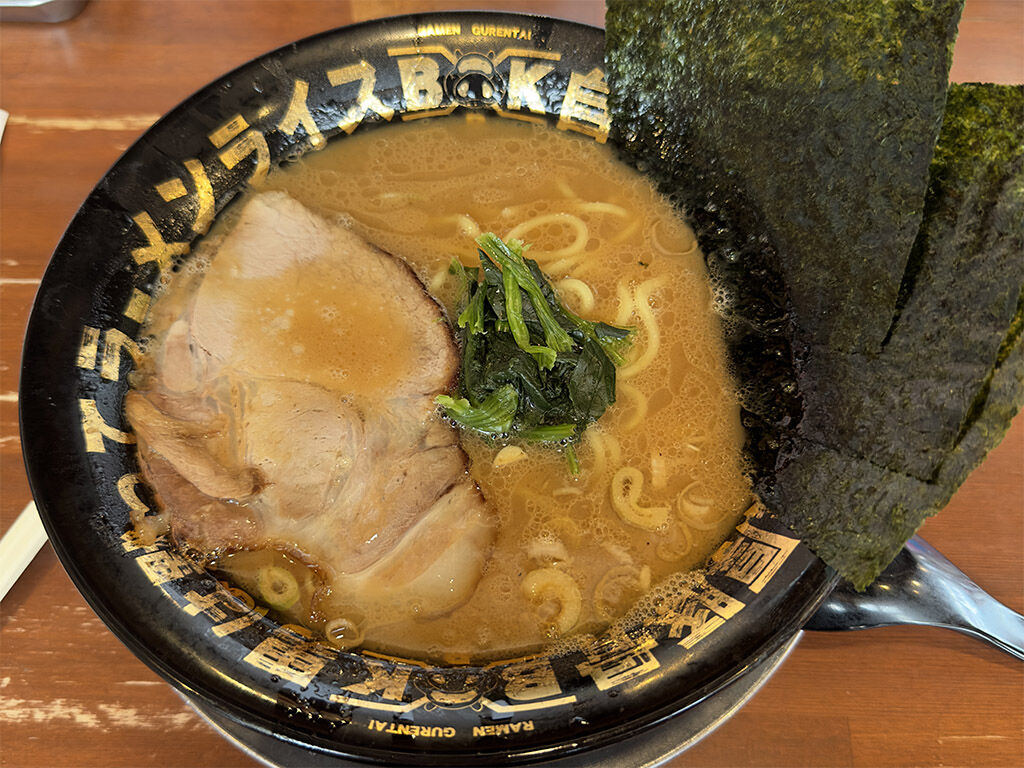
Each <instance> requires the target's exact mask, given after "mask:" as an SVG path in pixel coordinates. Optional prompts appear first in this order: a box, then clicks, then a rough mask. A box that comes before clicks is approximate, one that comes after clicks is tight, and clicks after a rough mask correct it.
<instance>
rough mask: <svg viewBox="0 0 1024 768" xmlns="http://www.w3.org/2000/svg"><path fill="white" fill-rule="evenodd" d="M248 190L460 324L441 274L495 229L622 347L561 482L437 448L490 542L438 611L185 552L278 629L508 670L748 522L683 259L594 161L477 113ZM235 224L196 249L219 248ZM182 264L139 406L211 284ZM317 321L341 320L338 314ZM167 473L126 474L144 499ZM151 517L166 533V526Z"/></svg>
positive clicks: (589, 152)
mask: <svg viewBox="0 0 1024 768" xmlns="http://www.w3.org/2000/svg"><path fill="white" fill-rule="evenodd" d="M259 191H260V193H262V194H279V195H282V199H284V196H287V198H288V199H289V200H291V201H294V202H295V203H297V204H299V205H301V206H302V207H303V208H304V209H306V210H308V211H310V212H312V213H311V215H315V216H316V217H320V219H322V220H324V221H330V222H336V223H337V222H340V223H341V224H342V225H343V226H344V227H345V228H346V229H348V230H351V232H353V233H355V234H356V235H358V236H359V237H361V238H363V239H365V240H366V241H368V242H369V243H372V244H373V245H374V246H377V247H378V248H380V249H382V250H383V251H386V252H387V253H389V254H394V255H397V256H399V257H400V258H401V259H402V260H404V262H405V263H406V264H408V265H409V267H410V268H411V269H412V271H413V272H414V273H415V275H416V277H418V279H419V281H420V282H421V283H422V285H423V286H425V288H426V290H427V291H428V292H429V294H430V295H431V296H432V297H433V299H435V300H436V301H437V303H438V304H439V305H440V306H441V307H443V309H444V312H445V314H446V315H447V317H448V318H454V317H457V315H458V312H459V309H458V307H457V303H458V301H459V285H458V283H457V281H456V280H455V279H454V278H452V277H451V276H450V275H449V272H448V266H449V263H450V262H451V260H452V258H453V257H455V258H458V259H459V260H460V261H461V262H462V263H463V264H464V265H467V266H472V265H476V264H478V263H479V257H478V255H477V250H476V246H475V244H474V237H476V236H477V235H479V234H480V233H483V232H494V233H495V234H497V235H498V236H499V237H502V238H503V239H505V240H506V241H507V240H509V239H520V240H522V241H524V242H525V243H527V244H528V250H527V252H526V256H527V257H529V258H532V259H535V260H536V261H537V262H538V264H539V265H540V268H541V269H542V270H543V271H544V272H545V274H546V275H547V276H548V278H549V279H550V280H551V282H552V284H553V285H554V286H555V287H556V289H557V290H558V291H559V293H560V295H561V297H562V300H563V301H564V302H565V303H566V305H567V306H568V307H569V308H570V309H572V310H573V311H575V312H576V313H577V314H579V315H581V316H582V317H584V318H586V319H590V320H600V321H604V322H609V323H613V324H616V325H620V326H627V327H631V328H633V329H634V331H635V333H634V336H633V343H632V345H631V347H630V349H629V351H628V353H627V355H626V359H625V361H624V363H623V364H622V365H621V366H620V367H619V368H618V370H617V388H616V402H615V404H614V405H613V406H611V407H610V408H609V409H608V411H607V412H606V413H605V414H604V416H603V417H601V419H600V420H599V421H598V422H597V423H595V424H593V425H591V426H590V427H589V428H588V429H587V430H586V432H585V433H584V435H583V438H582V440H581V441H580V443H579V444H578V445H577V446H576V452H577V455H578V458H579V463H580V467H581V471H580V472H579V474H578V475H573V474H572V473H571V472H570V471H569V470H568V468H567V464H566V461H565V458H564V456H563V455H562V453H561V452H560V451H559V450H557V448H550V447H545V446H539V445H531V444H525V443H524V444H521V443H517V444H514V445H504V444H501V443H492V442H490V441H488V440H486V439H483V438H481V437H478V436H475V435H472V434H469V433H462V434H460V435H459V436H458V440H459V443H460V444H461V448H462V449H463V450H464V451H465V454H466V456H468V471H469V475H470V477H471V481H472V483H473V484H475V486H476V487H478V488H479V491H480V494H482V497H483V499H484V500H485V501H486V504H487V506H488V509H489V512H488V513H487V514H488V515H490V516H491V517H490V518H488V519H491V518H493V530H492V529H490V528H488V529H487V531H488V533H487V534H486V536H484V535H480V536H479V537H478V538H479V541H481V542H486V543H485V544H481V547H482V551H483V555H482V559H481V563H480V567H479V574H478V576H479V578H478V580H476V579H474V581H473V588H471V589H469V590H467V594H466V595H464V596H463V597H462V598H461V599H459V600H457V601H453V602H456V603H457V604H455V605H452V604H449V603H446V604H444V605H443V606H442V607H441V609H439V610H438V609H434V608H431V606H430V605H427V604H419V603H417V604H415V605H413V604H411V603H410V604H409V605H404V604H403V607H402V608H401V609H397V608H396V605H397V603H395V600H397V599H398V597H395V596H392V597H391V598H389V600H387V601H384V600H382V601H379V603H374V602H373V601H372V600H369V601H368V600H366V599H362V600H361V599H360V598H359V596H358V595H355V594H353V595H349V596H346V595H344V594H343V593H344V591H345V589H346V588H348V589H352V590H358V591H362V590H366V589H369V588H370V587H369V586H368V585H367V584H365V583H363V582H355V581H351V582H350V581H345V580H344V579H342V580H340V581H338V582H337V583H329V580H328V583H325V579H324V578H323V573H324V568H323V563H319V562H313V561H310V559H309V557H308V556H306V555H304V554H303V553H297V552H296V551H295V550H294V548H291V547H289V546H288V544H287V542H283V543H278V545H276V546H267V547H265V548H260V549H257V550H256V551H252V548H251V547H248V546H243V547H241V548H240V551H236V550H238V549H239V548H232V547H231V546H223V547H219V548H217V549H216V551H207V552H199V553H198V554H199V556H200V557H204V558H206V559H207V560H208V561H209V564H210V565H211V566H212V567H213V568H215V569H217V570H218V572H221V573H223V574H225V575H227V576H228V578H230V579H231V580H232V581H233V582H234V583H235V584H237V585H238V586H240V587H242V588H243V589H245V590H247V591H249V592H250V593H251V594H253V596H254V597H255V598H256V599H257V601H261V602H264V603H265V604H268V605H270V607H271V608H273V609H274V610H275V611H276V612H277V615H278V616H279V618H281V619H282V620H286V621H291V622H296V623H299V624H303V625H305V626H307V627H310V628H311V629H314V630H317V631H322V632H324V633H325V634H326V636H327V637H328V639H331V640H332V641H334V642H335V643H336V644H338V645H340V646H341V647H354V646H356V645H362V646H364V647H369V648H373V649H375V650H380V651H387V652H391V653H396V654H400V655H405V656H417V657H426V658H432V659H441V660H447V661H462V660H466V659H470V658H474V659H480V658H486V657H489V658H498V657H510V656H514V655H519V654H523V653H528V652H532V651H536V650H538V649H539V648H540V647H542V646H545V645H547V644H550V643H551V642H553V641H562V642H564V641H565V639H566V638H572V637H579V636H582V637H586V636H588V635H592V634H594V633H597V632H600V631H602V630H603V629H604V628H606V627H607V626H608V625H609V623H611V622H613V621H615V620H616V619H617V618H618V617H620V616H622V615H623V614H624V612H625V611H626V610H627V609H628V608H629V607H630V606H631V605H632V604H633V603H635V601H636V600H637V599H638V598H639V597H641V596H642V595H643V594H644V593H646V592H647V591H649V590H650V589H651V587H652V585H656V584H657V583H658V582H659V581H662V580H664V579H666V578H667V577H668V576H669V575H671V574H673V573H678V572H680V571H685V570H688V569H691V568H693V567H695V566H697V565H699V564H700V563H702V562H703V561H704V560H705V559H706V558H707V557H708V555H709V554H710V553H711V552H712V551H713V550H714V549H715V548H716V547H717V546H718V544H719V543H721V541H722V540H723V539H724V538H725V536H726V534H727V533H728V532H729V530H730V529H731V528H732V527H733V526H734V525H735V524H736V522H737V521H738V519H739V518H740V516H741V514H742V512H743V511H744V510H745V509H746V508H747V506H749V503H750V499H751V490H750V485H749V482H748V480H747V479H746V477H745V475H744V472H743V468H744V465H743V455H742V444H743V433H742V429H741V426H740V418H739V401H738V397H737V394H736V390H735V387H734V385H733V382H732V381H731V379H730V375H729V371H728V366H727V362H726V350H725V345H724V341H723V339H722V333H721V329H720V318H719V316H718V314H717V313H716V312H715V291H714V286H713V285H712V284H711V283H710V282H709V279H708V275H707V273H706V269H705V266H704V262H703V257H702V254H701V253H700V251H699V250H698V248H697V244H696V240H695V238H694V235H693V232H692V231H691V230H690V228H689V227H688V226H687V224H686V223H685V222H684V221H683V220H681V219H680V218H679V216H678V215H677V213H676V212H675V211H674V209H673V208H672V207H671V206H670V205H669V203H668V202H667V201H666V200H664V199H663V198H662V197H661V196H659V195H658V193H657V192H656V191H655V190H654V189H653V188H652V186H651V184H650V183H649V182H648V181H647V180H646V179H645V178H644V177H643V176H641V175H640V174H638V173H637V172H635V171H634V170H632V169H630V168H629V167H627V166H625V165H624V164H622V163H621V162H619V161H618V160H617V159H616V158H615V156H614V153H613V152H612V151H611V150H610V149H609V148H607V147H605V146H601V145H598V144H596V143H594V142H592V141H588V140H586V139H583V138H581V137H577V136H573V135H568V134H565V133H563V132H559V131H556V130H553V129H551V128H546V127H542V126H538V125H533V124H527V123H520V122H516V121H511V120H501V119H496V118H482V117H480V116H479V115H470V116H468V117H466V118H458V117H452V118H446V119H439V120H433V121H429V120H428V121H417V122H415V123H409V124H404V125H394V126H388V127H387V128H385V129H381V130H373V131H368V132H366V133H362V134H361V133H356V134H355V135H353V136H350V137H346V138H344V139H341V140H339V141H336V142H333V143H331V144H330V145H329V146H327V148H325V149H323V150H321V151H319V152H315V153H311V154H309V155H307V156H305V157H304V158H302V160H300V161H298V162H296V163H295V164H293V165H291V166H289V167H287V168H283V169H280V170H279V171H277V172H276V173H272V174H271V175H270V176H269V178H268V179H267V181H266V182H265V185H264V188H262V189H261V190H259ZM288 204H289V205H291V203H288ZM239 206H240V204H236V205H234V206H233V208H232V210H230V211H228V212H227V213H226V214H224V215H222V216H221V219H220V220H219V221H218V222H217V224H216V225H215V226H214V229H213V230H212V231H211V233H210V235H209V236H208V237H207V241H209V242H210V243H213V244H216V243H217V242H218V240H219V239H220V238H223V237H225V236H226V234H225V233H228V232H230V231H231V228H232V227H233V226H235V223H236V220H237V219H238V209H239ZM318 220H319V219H318ZM203 253H204V251H203V250H202V249H200V251H199V254H198V258H196V259H194V261H193V262H190V263H187V264H186V265H185V268H184V269H182V270H181V271H180V274H178V275H176V276H174V277H172V278H171V279H170V280H169V281H168V283H167V285H165V286H164V287H163V289H162V291H163V293H162V295H161V299H160V301H158V302H157V303H156V305H155V307H154V310H153V312H152V316H151V318H150V320H149V321H148V325H147V327H146V329H145V331H146V334H147V335H148V337H149V342H148V345H147V347H146V350H147V360H149V361H150V362H149V363H148V364H144V365H143V366H142V367H141V369H140V373H139V374H138V375H137V380H136V387H137V388H138V389H139V390H142V391H148V392H156V393H157V395H156V396H157V397H158V398H159V396H160V394H159V393H160V392H161V388H165V387H166V384H165V383H164V382H162V381H160V380H159V376H158V375H157V374H158V368H159V366H157V365H156V364H155V363H153V362H152V361H155V360H158V359H160V355H161V353H162V350H164V349H165V348H166V347H167V346H168V344H169V343H170V342H169V341H168V340H169V339H171V338H172V337H173V336H174V333H175V322H177V320H179V319H180V317H181V316H182V315H181V308H182V307H183V306H185V305H186V304H187V302H188V301H190V299H189V298H188V297H189V296H190V295H191V294H192V293H194V292H195V291H196V290H197V286H200V285H202V283H203V280H204V278H206V275H207V273H208V271H210V270H212V267H210V266H209V264H208V263H207V262H209V263H212V264H215V263H216V256H214V257H213V260H212V261H210V259H209V258H205V259H204V257H203ZM313 268H314V267H304V269H313ZM324 279H326V278H324ZM346 306H347V305H346ZM322 322H324V323H327V324H344V323H345V322H346V315H345V313H344V312H340V311H339V312H335V313H333V314H330V313H328V314H326V315H324V316H323V317H322ZM261 343H263V342H261ZM289 343H292V344H294V345H298V346H300V347H301V346H302V345H304V344H307V343H312V340H311V339H310V338H308V337H296V338H294V339H292V340H291V342H289ZM323 354H324V357H325V359H326V358H329V357H330V352H329V351H328V352H324V353H323ZM239 386H242V387H243V388H244V386H245V385H244V384H243V385H239ZM432 418H434V419H437V420H439V421H440V419H441V415H440V413H435V415H434V416H432ZM442 423H443V422H442ZM445 428H448V427H447V426H446V425H445ZM292 439H294V440H302V439H303V435H302V434H301V433H296V434H295V435H293V436H292ZM144 471H146V467H145V466H144ZM166 474H167V473H164V474H163V475H160V473H157V472H148V474H147V479H148V480H149V482H150V484H151V485H152V486H153V487H154V489H155V490H156V492H157V494H158V496H163V495H165V494H163V493H162V483H166V482H167V480H166ZM171 474H172V475H173V473H171ZM254 493H256V494H260V493H263V492H262V491H260V490H259V489H258V488H254ZM247 504H251V503H250V502H246V501H245V500H244V499H243V500H241V501H239V502H238V503H237V505H236V506H237V507H238V508H240V509H242V510H245V509H246V505H247ZM168 516H169V518H170V520H171V527H172V532H173V529H174V510H173V509H170V510H168ZM474 530H477V529H474ZM479 530H483V529H479ZM474 535H476V534H474ZM357 583H358V584H359V585H360V586H351V585H354V584H357ZM345 584H349V585H350V586H349V587H345ZM410 606H411V607H410Z"/></svg>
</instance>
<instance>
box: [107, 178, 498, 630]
mask: <svg viewBox="0 0 1024 768" xmlns="http://www.w3.org/2000/svg"><path fill="white" fill-rule="evenodd" d="M212 250H213V251H214V252H213V253H206V254H205V257H206V258H207V259H209V266H208V268H207V271H206V273H205V275H204V276H203V278H202V282H201V283H200V285H199V287H198V290H197V291H196V293H195V297H194V299H193V300H192V301H191V302H189V303H187V304H186V305H185V309H184V311H183V315H182V317H181V318H180V319H179V320H178V321H177V322H175V323H174V325H173V329H174V332H173V333H171V334H168V336H167V339H166V341H165V342H164V343H165V346H167V348H166V349H163V350H158V351H157V354H155V355H154V359H155V361H156V375H155V376H154V377H153V380H152V383H151V386H150V388H149V389H148V390H147V391H144V392H134V393H132V395H131V396H130V397H129V399H128V402H127V406H126V410H127V413H128V417H129V419H130V420H131V421H132V424H133V426H134V427H135V430H136V433H137V434H138V436H139V447H140V452H141V453H142V454H143V461H142V462H141V463H142V466H143V471H144V473H146V474H147V477H148V479H149V481H150V482H151V483H152V484H153V485H154V487H155V489H156V491H157V493H158V494H159V495H160V496H161V498H162V500H163V501H164V504H165V505H166V506H167V507H168V508H169V512H170V525H171V531H172V534H173V535H174V536H175V537H176V538H177V539H178V540H179V542H181V543H182V544H184V545H185V546H187V547H189V548H191V549H194V550H198V551H200V552H205V553H209V554H211V555H215V554H219V553H222V552H227V551H237V550H240V549H249V550H254V549H265V548H273V549H279V550H283V551H286V552H289V553H290V554H292V555H294V556H296V557H298V558H300V559H301V560H303V561H304V562H306V563H308V564H310V565H313V566H315V567H316V568H317V569H318V570H319V571H320V573H321V574H322V575H323V576H324V579H325V582H326V586H327V587H329V589H327V590H321V594H320V598H319V599H320V604H319V605H318V606H317V609H318V610H320V612H321V613H322V614H324V615H326V616H327V618H331V611H332V610H334V608H335V607H336V606H346V607H352V606H355V607H356V608H357V610H359V611H361V612H363V613H365V614H376V615H380V614H381V613H382V612H383V613H392V614H394V613H399V614H402V613H410V612H415V613H417V614H419V615H429V614H441V613H444V612H446V611H448V610H451V609H452V608H454V607H456V606H457V605H458V604H460V603H461V602H463V601H465V600H466V599H468V597H469V596H470V595H471V594H472V592H473V590H474V589H475V587H476V583H477V581H478V580H479V578H480V575H481V573H482V571H483V569H484V567H485V563H486V560H487V557H488V556H489V552H490V547H491V545H492V543H493V539H494V535H495V529H496V524H495V519H494V518H495V516H494V513H493V511H492V510H491V508H490V507H489V506H488V505H487V503H486V501H485V500H484V499H483V497H482V495H481V494H480V492H479V489H478V488H477V487H476V485H475V483H474V482H473V481H472V479H471V477H470V476H469V474H468V471H467V460H466V456H465V454H464V453H463V452H462V450H461V448H460V447H459V445H458V442H457V435H456V433H455V431H454V430H452V429H451V428H450V427H449V426H447V425H446V424H444V423H443V422H441V421H439V420H438V417H437V415H436V408H435V406H434V403H433V399H434V397H435V395H437V394H439V393H441V392H443V391H445V390H446V389H447V388H448V386H449V385H450V383H451V381H452V380H453V378H454V376H455V374H456V371H457V367H458V358H457V355H456V351H455V345H454V342H453V340H452V338H451V334H450V332H449V330H448V327H447V324H446V323H445V322H444V319H443V316H442V314H441V310H440V308H439V307H438V306H437V304H436V303H435V302H434V301H433V299H431V298H430V296H429V295H428V294H427V293H426V292H425V291H424V289H423V286H422V284H421V283H420V282H419V281H418V280H417V279H416V277H415V275H413V273H412V272H411V270H410V269H409V268H408V266H407V265H406V264H405V263H404V262H402V261H400V260H399V259H396V258H394V257H393V256H391V255H389V254H387V253H385V252H383V251H381V250H379V249H377V248H375V247H373V246H372V245H370V244H368V243H367V242H365V241H364V240H362V239H361V238H359V237H358V236H357V235H355V234H354V233H352V232H351V231H350V230H348V229H347V228H345V227H344V226H342V225H340V224H338V223H335V222H331V221H327V220H325V219H323V218H322V217H320V216H317V215H316V214H314V213H312V212H311V211H309V210H308V209H306V208H305V207H303V206H302V205H301V204H299V203H298V202H296V201H295V200H293V199H292V198H290V197H289V196H288V195H286V194H284V193H279V192H269V193H264V194H260V195H256V196H254V197H253V198H252V199H250V200H249V201H248V202H247V204H246V206H245V208H244V209H242V211H241V213H240V217H239V219H238V221H237V223H236V225H235V226H234V228H233V229H232V230H231V231H230V232H229V233H228V234H227V235H225V236H224V237H223V238H221V239H220V240H218V241H215V243H214V246H213V248H212ZM200 255H202V254H200ZM183 368H188V370H183ZM161 382H166V384H165V385H161ZM182 390H187V391H182ZM188 413H196V414H200V416H199V417H197V420H195V421H190V420H189V419H188V418H187V417H185V418H182V414H188ZM157 469H158V470H159V471H157ZM172 475H173V477H174V481H173V482H172V481H171V479H170V478H171V476H172ZM200 502H202V503H200Z"/></svg>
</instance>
